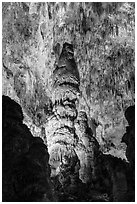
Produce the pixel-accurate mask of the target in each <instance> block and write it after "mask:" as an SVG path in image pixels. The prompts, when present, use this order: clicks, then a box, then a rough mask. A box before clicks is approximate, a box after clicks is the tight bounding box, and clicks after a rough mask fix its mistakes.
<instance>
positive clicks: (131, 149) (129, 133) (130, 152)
mask: <svg viewBox="0 0 137 204" xmlns="http://www.w3.org/2000/svg"><path fill="white" fill-rule="evenodd" d="M125 117H126V119H127V121H128V124H129V126H127V127H126V133H125V134H124V136H123V138H122V141H123V142H125V143H126V145H127V148H126V157H127V159H128V161H129V163H128V164H127V182H128V194H129V199H130V201H134V200H135V106H130V107H128V108H127V109H126V111H125Z"/></svg>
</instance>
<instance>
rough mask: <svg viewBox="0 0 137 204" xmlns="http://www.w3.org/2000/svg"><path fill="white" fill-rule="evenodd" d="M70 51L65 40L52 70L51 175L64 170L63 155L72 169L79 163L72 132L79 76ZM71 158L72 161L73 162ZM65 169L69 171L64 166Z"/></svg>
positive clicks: (49, 139)
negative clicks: (55, 65)
mask: <svg viewBox="0 0 137 204" xmlns="http://www.w3.org/2000/svg"><path fill="white" fill-rule="evenodd" d="M73 52H74V51H73V46H72V45H71V44H69V43H64V45H63V49H62V53H61V55H60V57H59V61H58V64H57V67H56V68H55V70H54V72H53V93H52V102H53V112H54V115H53V116H51V118H49V122H48V124H47V125H46V135H47V144H48V149H49V153H50V165H51V169H52V172H53V174H54V173H55V174H57V172H58V171H61V172H63V171H65V170H63V169H64V164H63V160H64V157H66V158H67V165H68V166H69V165H70V167H71V166H73V165H74V166H73V168H74V167H75V165H76V164H77V163H78V162H79V159H78V157H77V155H76V152H75V146H76V144H77V141H78V138H77V135H76V133H75V128H74V120H75V119H76V117H77V109H76V102H77V101H78V94H79V84H80V79H79V73H78V69H77V66H76V63H75V60H74V53H73ZM73 160H74V161H75V162H72V161H73ZM68 162H69V163H68ZM72 164H73V165H72ZM59 169H60V170H59ZM56 171H57V172H56ZM66 171H68V170H67V168H66ZM77 172H78V170H77ZM58 173H59V172H58ZM69 174H74V172H73V171H72V172H71V171H69ZM63 185H64V184H63Z"/></svg>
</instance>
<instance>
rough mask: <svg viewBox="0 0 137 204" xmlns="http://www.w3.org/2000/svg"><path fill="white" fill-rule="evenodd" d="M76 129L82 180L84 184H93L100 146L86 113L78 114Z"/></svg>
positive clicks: (77, 151)
mask: <svg viewBox="0 0 137 204" xmlns="http://www.w3.org/2000/svg"><path fill="white" fill-rule="evenodd" d="M75 128H76V134H77V135H78V138H79V141H78V143H77V146H76V153H77V155H78V157H79V159H80V166H81V168H80V178H81V180H82V181H83V182H84V183H87V182H90V183H92V179H93V177H94V176H95V175H94V173H95V172H94V171H95V166H96V165H97V161H96V160H97V157H98V154H99V144H98V142H97V140H96V138H95V137H93V132H92V130H91V129H90V128H89V126H88V118H87V115H86V113H85V112H84V111H80V112H79V113H78V117H77V121H76V123H75Z"/></svg>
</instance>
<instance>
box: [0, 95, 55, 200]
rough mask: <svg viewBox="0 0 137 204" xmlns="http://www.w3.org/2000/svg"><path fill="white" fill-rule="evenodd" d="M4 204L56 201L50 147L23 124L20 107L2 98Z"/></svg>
mask: <svg viewBox="0 0 137 204" xmlns="http://www.w3.org/2000/svg"><path fill="white" fill-rule="evenodd" d="M2 119H3V124H2V125H3V126H2V200H3V201H4V202H5V201H6V202H17V201H18V202H26V201H27V202H35V201H40V202H42V201H53V193H52V190H53V189H52V186H51V180H50V168H49V164H48V160H49V154H48V151H47V147H46V145H44V142H43V140H42V139H41V138H39V137H33V136H32V134H31V133H30V130H29V129H28V127H27V126H26V125H24V124H23V112H22V109H21V107H20V105H19V104H17V103H16V102H15V101H14V100H11V99H10V98H9V97H7V96H3V97H2Z"/></svg>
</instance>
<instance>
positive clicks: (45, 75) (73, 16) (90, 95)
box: [2, 2, 135, 157]
mask: <svg viewBox="0 0 137 204" xmlns="http://www.w3.org/2000/svg"><path fill="white" fill-rule="evenodd" d="M2 6H3V94H5V95H8V96H10V97H11V98H13V99H15V100H16V101H17V102H18V103H20V104H21V106H22V107H23V111H24V112H26V113H27V116H29V117H30V118H31V120H32V122H31V125H30V126H33V127H34V126H35V129H37V132H38V133H39V135H40V134H41V130H42V127H43V123H44V122H45V120H46V118H45V115H46V116H47V113H48V112H52V108H51V107H50V99H49V97H51V95H52V77H51V75H52V74H53V70H54V69H55V66H56V62H57V61H58V58H59V56H60V53H61V50H62V47H63V43H65V42H69V43H71V44H73V46H74V48H75V52H74V55H75V60H76V63H77V67H78V70H79V74H80V82H81V83H80V84H81V85H80V90H81V98H80V109H84V110H85V111H86V113H87V115H88V118H89V119H90V118H91V117H92V118H93V119H95V120H96V121H99V124H100V125H99V126H98V127H97V128H96V136H97V139H98V141H99V142H100V143H103V141H102V138H105V140H104V145H103V147H104V151H108V150H107V147H108V146H109V150H110V153H111V154H114V155H118V156H120V155H122V150H121V149H124V152H125V146H124V144H122V145H121V144H120V141H121V137H122V136H123V134H124V132H125V126H126V125H127V121H126V119H125V117H124V111H125V109H126V108H127V107H128V106H130V105H133V104H134V93H135V91H134V89H135V86H134V83H135V75H134V40H135V39H134V27H135V26H134V25H135V20H134V7H135V5H134V3H128V2H126V3H124V2H123V3H118V2H110V3H105V2H102V3H100V2H93V3H92V2H91V3H90V2H86V3H85V2H83V3H82V2H80V3H72V2H62V3H58V2H57V3H54V2H48V3H33V2H31V3H25V2H23V3H19V2H16V3H6V2H5V3H3V4H2ZM49 109H50V110H51V111H47V110H49ZM34 110H35V111H34ZM45 113H46V114H45ZM38 126H39V127H38ZM32 129H34V128H32ZM32 131H33V130H32ZM34 132H35V131H33V133H34ZM112 143H113V144H114V146H115V147H111V144H112ZM123 157H124V156H123Z"/></svg>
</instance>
